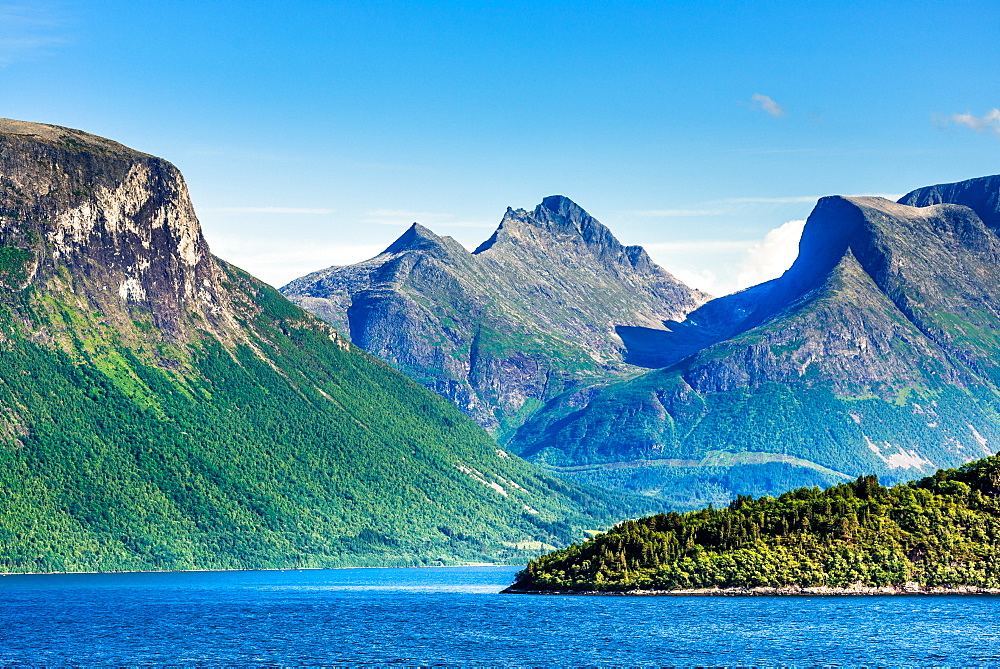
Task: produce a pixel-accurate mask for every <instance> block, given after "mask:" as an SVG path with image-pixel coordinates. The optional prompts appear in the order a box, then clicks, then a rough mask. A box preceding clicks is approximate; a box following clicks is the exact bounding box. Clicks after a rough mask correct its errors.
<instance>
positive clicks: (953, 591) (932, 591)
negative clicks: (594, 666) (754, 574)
mask: <svg viewBox="0 0 1000 669" xmlns="http://www.w3.org/2000/svg"><path fill="white" fill-rule="evenodd" d="M501 594H509V595H614V596H619V597H662V596H667V597H695V596H717V597H773V596H793V597H836V596H858V595H862V596H871V595H881V596H895V595H1000V588H983V587H980V586H978V585H956V586H949V587H945V586H927V585H921V584H919V583H916V582H913V581H908V582H906V583H904V584H903V585H884V586H868V585H864V584H861V583H855V584H853V585H851V586H849V587H846V588H834V587H830V586H825V585H821V586H806V587H803V586H798V585H785V586H781V587H768V586H756V587H752V588H684V589H680V590H620V591H600V590H519V589H516V588H514V587H513V586H512V587H509V588H507V589H505V590H503V591H502V593H501Z"/></svg>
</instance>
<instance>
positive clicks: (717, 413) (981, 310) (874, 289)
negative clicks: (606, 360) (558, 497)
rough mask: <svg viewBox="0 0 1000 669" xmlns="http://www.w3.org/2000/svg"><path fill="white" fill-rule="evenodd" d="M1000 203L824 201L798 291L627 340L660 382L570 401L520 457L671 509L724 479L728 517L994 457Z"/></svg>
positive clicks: (813, 219)
mask: <svg viewBox="0 0 1000 669" xmlns="http://www.w3.org/2000/svg"><path fill="white" fill-rule="evenodd" d="M997 186H998V180H997V178H996V177H991V178H986V179H976V180H971V181H968V182H962V183H958V184H950V185H946V186H933V187H929V188H923V189H918V190H916V191H914V192H912V193H910V194H908V195H906V196H905V197H903V198H902V199H901V201H900V203H895V202H891V201H888V200H885V199H881V198H870V197H861V198H844V197H828V198H823V199H821V200H820V201H819V202H818V204H817V205H816V208H815V209H814V210H813V212H812V214H811V215H810V217H809V219H808V221H807V223H806V226H805V229H804V231H803V236H802V240H801V243H800V250H799V255H798V258H797V259H796V261H795V263H794V264H793V265H792V267H791V268H790V269H789V270H788V271H787V272H785V273H784V274H783V275H782V276H781V277H779V278H777V279H774V280H773V281H769V282H766V283H763V284H760V285H758V286H754V287H752V288H749V289H747V290H744V291H742V292H739V293H735V294H733V295H729V296H726V297H723V298H719V299H716V300H713V301H711V302H708V303H707V304H705V305H704V306H702V307H700V308H699V309H697V310H695V311H693V312H691V313H690V314H688V317H687V319H686V320H684V321H683V322H681V323H674V324H669V325H668V327H667V328H666V329H659V330H658V329H649V328H635V327H632V328H629V329H627V330H620V332H621V333H622V338H623V340H624V341H625V343H626V346H627V347H628V353H627V355H626V359H631V360H632V361H633V362H641V363H642V364H644V365H646V366H649V367H652V368H656V369H655V371H652V372H649V373H647V374H645V375H643V376H640V377H638V378H635V379H632V380H627V381H624V382H619V383H611V384H603V385H595V386H590V387H588V388H585V389H581V390H579V391H577V392H575V393H569V394H566V395H563V396H561V397H559V398H556V399H555V400H553V401H552V402H550V403H549V404H548V405H547V406H546V407H544V408H543V409H542V410H540V411H538V412H537V413H536V414H535V415H534V416H533V417H532V418H531V419H529V420H528V421H527V422H526V424H525V425H524V426H523V427H522V428H521V429H520V430H519V431H518V432H517V434H516V435H514V437H513V439H512V440H511V441H510V446H511V448H512V449H513V450H514V451H515V452H517V453H520V454H521V455H523V456H524V457H527V458H528V459H531V460H535V461H538V462H547V463H550V464H552V465H555V466H557V467H566V468H567V471H568V472H573V473H575V474H576V475H577V476H578V478H580V479H582V480H591V481H595V482H596V481H600V480H602V479H604V478H606V477H608V476H613V477H614V478H615V479H616V480H617V481H618V483H619V484H621V485H623V487H625V488H633V489H642V488H645V489H646V490H647V491H648V490H661V491H666V494H668V495H670V494H674V493H675V492H676V488H677V485H678V484H679V483H680V484H682V485H692V481H693V479H691V476H692V475H694V474H695V472H697V470H698V469H699V468H704V467H713V466H715V467H718V466H723V467H724V468H726V470H727V471H726V473H725V476H724V478H723V479H719V478H718V476H719V472H712V473H711V474H710V476H709V479H708V482H710V483H713V482H716V481H718V482H722V483H723V485H722V490H720V491H719V492H720V494H719V497H718V501H722V499H724V498H729V497H732V496H734V495H735V494H741V493H753V494H764V493H777V492H780V491H781V490H782V489H787V488H789V487H792V486H789V485H788V483H790V482H791V481H793V480H795V479H798V481H799V483H800V484H804V485H808V484H813V483H815V484H826V483H833V482H836V481H838V480H844V479H845V478H847V477H853V476H856V475H859V474H861V473H876V474H879V475H880V476H882V477H884V478H885V479H887V480H890V481H899V480H907V479H910V478H914V477H916V476H919V475H922V474H926V473H928V472H930V471H933V470H934V469H935V468H937V467H950V466H955V465H958V464H960V463H963V462H967V461H969V460H972V459H974V458H975V457H980V456H982V455H984V454H989V453H992V452H993V450H995V448H996V446H995V445H996V444H997V443H1000V442H998V439H1000V429H998V427H1000V423H998V420H997V418H998V416H997V407H998V406H1000V402H998V400H1000V391H998V385H997V382H998V372H1000V368H998V357H997V354H998V353H1000V339H998V338H997V330H998V327H1000V281H998V280H1000V272H998V261H1000V238H998V237H997V233H996V228H995V227H991V226H996V224H997V218H998V216H997V211H996V208H995V205H996V193H997ZM741 468H743V472H742V473H741V472H740V470H741ZM762 468H764V469H770V470H771V473H772V474H776V475H777V479H773V478H771V474H768V473H767V472H766V471H762ZM782 470H783V472H784V473H781V472H782ZM711 477H716V478H715V479H712V478H711ZM695 479H697V480H701V481H702V482H704V481H705V480H706V479H705V478H704V477H701V478H700V479H699V478H698V477H697V476H695ZM700 501H706V500H705V499H701V500H700Z"/></svg>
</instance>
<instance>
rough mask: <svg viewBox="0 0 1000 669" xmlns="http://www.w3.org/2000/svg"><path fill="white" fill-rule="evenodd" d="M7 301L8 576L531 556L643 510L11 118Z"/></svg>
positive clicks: (5, 225) (101, 147)
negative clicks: (493, 435) (498, 433)
mask: <svg viewBox="0 0 1000 669" xmlns="http://www.w3.org/2000/svg"><path fill="white" fill-rule="evenodd" d="M0 283H2V284H3V285H2V287H0V570H2V571H45V570H57V571H62V570H69V571H73V570H97V569H101V570H108V569H128V570H134V569H178V568H209V567H227V568H254V567H288V566H336V565H352V564H354V565H358V564H422V563H433V562H436V563H440V562H451V561H456V560H469V559H472V560H483V559H497V558H498V559H520V558H521V556H523V555H525V554H526V552H531V551H533V550H538V549H539V548H540V547H541V546H543V545H548V544H555V543H559V542H564V541H568V540H570V539H571V538H573V537H575V536H577V535H578V534H579V532H580V531H582V530H583V529H584V528H587V527H592V526H600V525H602V524H606V523H610V522H612V521H613V520H615V519H616V518H617V517H619V516H620V515H625V514H628V513H632V509H634V508H635V505H634V504H633V503H631V502H627V501H624V500H623V499H622V498H620V497H615V496H613V495H608V494H605V493H602V492H599V491H596V490H592V489H585V488H581V487H577V486H573V485H567V484H566V483H564V482H561V481H559V480H557V479H554V478H552V477H551V476H549V475H547V474H545V473H543V472H541V471H539V470H538V469H536V468H534V467H533V466H531V465H529V464H527V463H525V462H524V461H522V460H520V459H518V458H516V457H513V456H511V455H510V454H509V453H507V452H505V451H503V450H499V449H498V448H497V445H496V443H495V442H494V441H492V440H491V439H490V438H489V436H488V435H487V434H486V433H485V432H483V431H482V430H481V429H480V428H479V427H477V426H476V425H475V424H474V423H472V422H471V421H470V420H468V419H467V418H466V417H464V416H463V415H462V414H461V413H460V412H458V410H457V409H455V407H454V406H452V405H451V404H450V403H448V402H446V401H444V400H442V399H441V398H439V397H437V396H435V395H434V394H432V393H430V392H428V391H427V390H425V389H424V388H422V387H420V386H419V385H417V384H415V383H413V382H411V381H409V380H408V379H406V378H405V377H403V376H402V375H400V374H398V373H397V372H395V371H393V370H391V369H390V368H388V367H387V366H386V365H385V364H384V363H381V362H380V361H377V360H375V359H373V358H371V357H370V356H369V355H367V354H365V353H364V352H362V351H361V350H360V349H357V348H356V347H353V346H352V345H350V344H349V343H348V342H347V341H346V339H344V338H343V337H341V336H339V335H338V334H337V333H336V331H335V330H334V329H333V328H332V327H330V326H329V325H328V324H326V323H324V322H322V321H320V320H319V319H316V318H314V317H312V316H310V315H309V314H307V313H306V312H304V311H302V310H301V309H299V308H298V307H296V306H294V305H292V304H291V303H289V302H288V301H287V300H285V299H284V298H282V297H281V296H280V295H279V294H278V293H277V292H276V291H274V290H273V289H271V288H269V287H268V286H266V285H264V284H262V283H261V282H259V281H257V280H256V279H254V278H253V277H250V276H249V275H247V274H246V273H244V272H242V271H240V270H238V269H236V268H234V267H232V266H230V265H228V264H226V263H225V262H223V261H221V260H219V259H217V258H214V257H213V256H212V255H211V254H210V252H209V248H208V246H207V244H206V243H205V240H204V238H203V237H202V234H201V230H200V227H199V225H198V222H197V219H196V218H195V215H194V211H193V209H192V207H191V203H190V201H189V198H188V194H187V190H186V188H185V186H184V182H183V180H182V179H181V176H180V174H179V173H178V171H177V170H176V168H174V167H173V166H172V165H170V164H169V163H167V162H165V161H163V160H160V159H158V158H154V157H152V156H148V155H146V154H142V153H139V152H136V151H133V150H131V149H128V148H126V147H124V146H121V145H119V144H116V143H114V142H111V141H109V140H106V139H102V138H99V137H95V136H93V135H88V134H86V133H82V132H79V131H76V130H71V129H67V128H61V127H57V126H48V125H40V124H30V123H23V122H18V121H11V120H0ZM640 506H641V505H640ZM491 556H492V557H491Z"/></svg>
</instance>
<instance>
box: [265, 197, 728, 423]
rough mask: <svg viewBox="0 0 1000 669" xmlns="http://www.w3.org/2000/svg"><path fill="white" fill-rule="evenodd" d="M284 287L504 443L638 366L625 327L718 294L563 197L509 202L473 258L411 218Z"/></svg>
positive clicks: (664, 317)
mask: <svg viewBox="0 0 1000 669" xmlns="http://www.w3.org/2000/svg"><path fill="white" fill-rule="evenodd" d="M281 292H282V293H283V294H284V295H285V296H286V297H288V298H289V299H290V300H291V301H293V302H295V303H296V304H298V305H299V306H301V307H303V308H305V309H307V310H309V311H311V312H312V313H314V314H316V315H317V316H319V317H320V318H323V319H324V320H326V321H328V322H330V323H332V324H333V325H334V326H335V327H336V328H338V329H339V330H340V331H341V332H344V333H345V334H348V335H349V336H350V339H351V341H352V342H354V343H355V344H357V345H358V346H360V347H361V348H363V349H365V350H366V351H369V352H370V353H373V354H375V355H377V356H379V357H380V358H382V359H384V360H386V361H387V362H389V363H390V364H392V365H393V366H394V367H395V368H397V369H399V370H401V371H402V372H404V373H406V374H407V375H408V376H410V377H411V378H413V379H415V380H417V381H419V382H420V383H422V384H424V385H425V386H427V387H428V388H430V389H432V390H434V391H435V392H437V393H438V394H440V395H442V396H443V397H446V398H448V399H450V400H452V401H453V402H455V404H457V405H458V406H459V407H460V408H461V409H462V410H463V411H465V412H466V413H467V414H468V415H470V416H472V417H473V418H474V419H475V420H476V421H477V422H478V423H479V424H480V425H483V426H484V427H486V428H489V429H491V430H492V431H493V432H494V433H495V434H497V435H498V436H499V437H500V438H501V439H502V438H504V437H505V436H506V435H507V434H509V433H510V432H511V431H512V430H513V429H515V428H517V427H518V426H519V425H520V424H521V423H523V422H524V420H525V419H526V418H527V417H528V416H530V415H531V413H532V412H533V411H534V410H536V409H537V408H539V407H540V406H541V405H542V403H544V402H546V401H548V400H550V399H552V398H554V397H556V396H558V395H560V394H561V393H563V392H566V391H568V390H571V389H573V388H575V387H578V386H581V385H589V384H592V383H594V382H597V381H602V380H607V379H620V378H626V377H629V376H634V375H635V374H636V373H638V372H640V371H641V370H640V369H638V368H636V367H634V366H633V365H631V364H628V363H626V362H625V361H624V360H623V357H622V355H623V350H624V349H623V344H622V340H621V338H620V337H619V335H618V334H617V333H616V331H615V327H616V326H617V325H621V324H626V325H631V326H644V327H647V328H658V327H663V323H664V322H665V321H672V320H677V319H683V318H684V315H685V314H687V313H688V312H689V311H691V310H693V309H695V308H696V307H697V306H698V305H699V304H701V303H703V302H705V301H706V300H707V299H708V297H709V296H708V295H705V294H704V293H701V292H699V291H697V290H692V289H690V288H688V287H687V286H685V285H684V284H683V283H682V282H681V281H679V280H677V279H676V278H674V277H673V276H672V275H671V274H669V273H668V272H666V271H665V270H663V269H662V268H660V267H659V266H658V265H656V264H655V263H654V262H653V261H652V260H651V259H650V257H649V255H648V254H647V253H646V252H645V251H644V250H643V249H642V248H641V247H638V246H623V245H622V244H621V243H620V242H619V241H618V240H617V239H615V237H614V236H613V235H612V234H611V232H610V231H609V230H608V229H607V228H606V227H605V226H604V225H602V224H601V223H600V222H598V221H597V220H596V219H594V218H593V217H592V216H590V215H589V214H588V213H587V212H586V211H584V210H583V209H581V208H580V207H579V206H578V205H576V204H575V203H574V202H572V201H571V200H569V199H568V198H565V197H562V196H551V197H547V198H545V199H544V200H542V202H541V204H539V205H538V206H537V207H535V208H534V210H532V211H525V210H523V209H508V210H507V212H506V214H504V217H503V220H502V221H501V222H500V225H499V227H498V228H497V229H496V231H495V232H494V233H493V235H492V236H491V237H490V238H489V239H488V240H486V241H485V242H483V243H482V244H481V245H480V246H479V247H478V248H477V249H475V250H474V251H472V252H471V253H470V252H469V251H467V250H466V249H465V247H463V246H462V245H461V244H459V243H458V242H457V241H455V240H454V239H452V238H450V237H439V236H437V235H435V234H434V233H433V232H431V231H430V230H428V229H427V228H425V227H423V226H421V225H419V224H417V223H414V224H413V226H412V227H410V228H409V229H408V230H407V231H406V232H405V233H403V235H402V236H401V237H400V238H399V239H397V240H396V241H395V242H393V244H392V245H390V246H389V247H388V248H387V249H386V250H385V251H383V252H382V253H381V254H379V255H378V256H376V257H375V258H372V259H371V260H368V261H365V262H362V263H358V264H356V265H349V266H345V267H330V268H327V269H324V270H321V271H318V272H314V273H312V274H309V275H307V276H304V277H302V278H300V279H296V280H295V281H293V282H291V283H289V284H288V285H287V286H285V287H284V288H282V289H281Z"/></svg>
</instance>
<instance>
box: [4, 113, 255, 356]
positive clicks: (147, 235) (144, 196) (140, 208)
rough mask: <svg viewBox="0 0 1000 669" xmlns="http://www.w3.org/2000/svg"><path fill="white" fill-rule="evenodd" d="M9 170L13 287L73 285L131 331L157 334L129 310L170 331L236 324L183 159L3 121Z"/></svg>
mask: <svg viewBox="0 0 1000 669" xmlns="http://www.w3.org/2000/svg"><path fill="white" fill-rule="evenodd" d="M0 175H2V181H0V203H2V204H0V207H2V210H0V214H2V215H0V243H2V244H3V247H4V248H5V249H8V251H7V256H8V257H7V258H6V260H7V264H6V266H5V268H4V269H5V277H6V283H7V285H8V287H11V288H21V287H24V286H28V285H33V286H37V287H44V288H45V289H48V290H53V291H56V292H59V293H67V292H69V293H73V294H74V295H76V297H77V298H78V299H79V300H80V305H81V306H83V305H86V307H87V308H88V309H91V310H93V311H95V312H100V313H101V314H103V315H104V318H105V319H107V324H108V325H109V326H110V327H111V328H113V329H114V330H116V331H118V332H119V333H121V335H122V336H123V337H125V338H126V339H131V338H133V337H138V338H148V337H149V336H150V333H149V332H143V333H142V334H140V333H139V332H137V331H136V329H135V325H134V323H133V322H132V318H131V317H127V316H126V314H128V313H135V314H137V315H138V314H142V315H143V316H145V317H146V319H147V320H148V322H149V324H151V325H152V326H153V330H152V336H154V337H156V338H162V339H163V341H166V342H175V341H184V340H186V339H189V338H190V337H191V336H192V333H193V332H194V331H195V330H198V329H207V330H209V331H211V332H212V333H213V334H215V335H217V336H220V337H224V338H225V337H228V336H229V335H230V334H231V333H232V331H233V329H234V327H235V322H234V317H233V312H232V306H231V305H230V304H229V302H228V296H227V295H226V292H225V291H224V290H222V289H221V288H220V281H221V272H220V269H219V267H218V266H217V265H216V264H215V262H214V261H213V259H212V256H211V254H210V252H209V249H208V245H207V244H206V243H205V239H204V237H203V236H202V234H201V228H200V226H199V225H198V220H197V218H196V217H195V214H194V210H193V208H192V206H191V201H190V199H189V197H188V194H187V188H186V187H185V185H184V181H183V179H182V177H181V175H180V173H179V172H178V171H177V169H176V168H175V167H174V166H173V165H171V164H170V163H168V162H166V161H164V160H161V159H159V158H155V157H153V156H149V155H146V154H143V153H139V152H137V151H133V150H132V149H129V148H127V147H124V146H122V145H121V144H118V143H116V142H112V141H110V140H106V139H103V138H100V137H96V136H94V135H89V134H87V133H84V132H80V131H78V130H72V129H69V128H61V127H57V126H49V125H41V124H34V123H25V122H20V121H12V120H3V121H0ZM13 249H16V251H15V250H13ZM164 249H171V250H173V252H171V253H164V252H163V250H164Z"/></svg>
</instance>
